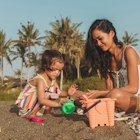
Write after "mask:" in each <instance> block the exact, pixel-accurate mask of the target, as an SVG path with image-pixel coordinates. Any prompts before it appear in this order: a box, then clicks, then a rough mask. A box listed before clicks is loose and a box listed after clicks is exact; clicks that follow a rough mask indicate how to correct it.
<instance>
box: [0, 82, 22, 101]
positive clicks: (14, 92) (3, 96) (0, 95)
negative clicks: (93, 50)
mask: <svg viewBox="0 0 140 140" xmlns="http://www.w3.org/2000/svg"><path fill="white" fill-rule="evenodd" d="M20 91H21V89H20V88H15V89H12V88H11V86H6V85H5V86H0V101H15V100H16V99H17V97H18V95H19V93H20Z"/></svg>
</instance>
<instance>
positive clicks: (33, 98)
mask: <svg viewBox="0 0 140 140" xmlns="http://www.w3.org/2000/svg"><path fill="white" fill-rule="evenodd" d="M39 78H40V79H42V80H43V81H44V83H45V86H46V88H45V89H44V96H45V98H46V99H49V98H50V97H51V96H50V95H51V94H53V96H54V95H57V96H55V99H56V97H57V98H59V95H60V93H61V90H60V89H59V88H58V87H55V86H54V80H52V82H51V85H50V86H48V84H47V82H46V80H45V79H44V77H43V76H41V75H39V74H38V75H37V76H36V77H34V78H33V79H39ZM33 79H32V80H33ZM15 104H16V105H17V106H18V109H19V113H18V114H19V115H21V116H28V115H30V114H31V112H33V111H34V110H35V109H36V108H38V107H41V106H42V105H41V104H40V103H39V102H38V96H37V88H36V87H35V86H33V85H31V84H30V83H28V84H27V85H26V86H25V88H24V89H23V91H22V92H21V93H20V94H19V96H18V98H17V100H16V102H15Z"/></svg>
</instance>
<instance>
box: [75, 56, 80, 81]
mask: <svg viewBox="0 0 140 140" xmlns="http://www.w3.org/2000/svg"><path fill="white" fill-rule="evenodd" d="M76 65H77V79H79V78H80V76H81V75H80V57H79V56H78V57H77V64H76Z"/></svg>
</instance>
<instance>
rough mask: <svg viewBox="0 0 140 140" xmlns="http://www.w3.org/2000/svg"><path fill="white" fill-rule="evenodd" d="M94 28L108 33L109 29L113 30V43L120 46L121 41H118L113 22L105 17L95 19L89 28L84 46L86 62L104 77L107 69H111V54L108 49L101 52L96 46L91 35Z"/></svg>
mask: <svg viewBox="0 0 140 140" xmlns="http://www.w3.org/2000/svg"><path fill="white" fill-rule="evenodd" d="M95 29H98V30H100V31H102V32H104V33H108V34H109V32H110V31H113V32H114V38H113V40H114V42H115V44H117V45H118V46H119V47H122V43H121V42H119V41H118V38H117V35H116V30H115V28H114V26H113V24H112V23H111V22H110V21H109V20H107V19H97V20H95V21H94V22H93V23H92V25H91V26H90V28H89V31H88V36H87V41H86V48H85V58H86V60H87V64H88V65H89V66H91V67H92V68H93V69H94V70H96V71H97V69H99V71H100V74H101V76H102V77H106V75H107V73H108V70H111V54H110V53H109V52H108V51H107V52H103V51H102V50H101V49H100V47H98V45H97V43H96V41H95V40H94V39H93V37H92V32H93V31H94V30H95Z"/></svg>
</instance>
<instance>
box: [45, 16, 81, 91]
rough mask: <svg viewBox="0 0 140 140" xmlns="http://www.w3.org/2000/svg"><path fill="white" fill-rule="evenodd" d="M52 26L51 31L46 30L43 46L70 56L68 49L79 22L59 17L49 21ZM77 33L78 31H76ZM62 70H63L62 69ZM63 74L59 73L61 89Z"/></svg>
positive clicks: (70, 46) (71, 45)
mask: <svg viewBox="0 0 140 140" xmlns="http://www.w3.org/2000/svg"><path fill="white" fill-rule="evenodd" d="M50 25H51V26H52V31H47V32H46V33H47V36H46V42H45V46H46V47H49V48H50V49H56V50H59V51H60V52H61V53H63V54H65V55H66V56H67V57H70V55H71V52H70V49H71V48H72V47H73V46H74V44H72V42H73V39H74V37H76V36H75V35H76V32H77V29H78V27H79V26H80V25H81V23H71V20H70V18H68V17H66V18H61V19H60V20H56V21H55V22H52V23H50ZM77 34H78V32H77ZM62 72H63V71H62ZM62 77H63V74H62V73H61V82H60V88H61V89H62V79H63V78H62Z"/></svg>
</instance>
